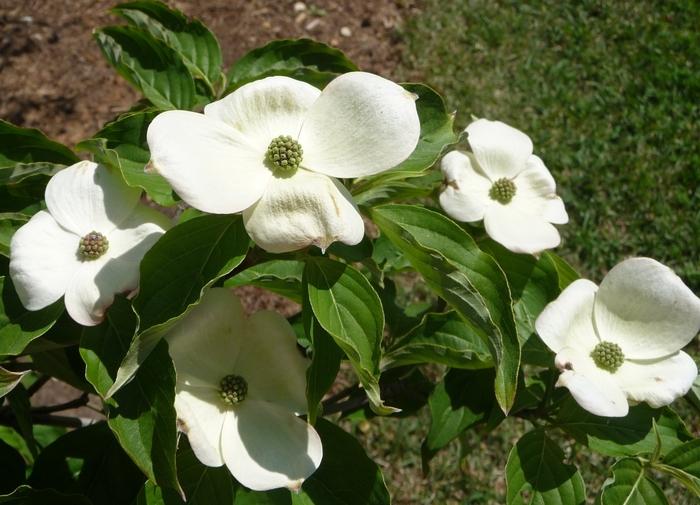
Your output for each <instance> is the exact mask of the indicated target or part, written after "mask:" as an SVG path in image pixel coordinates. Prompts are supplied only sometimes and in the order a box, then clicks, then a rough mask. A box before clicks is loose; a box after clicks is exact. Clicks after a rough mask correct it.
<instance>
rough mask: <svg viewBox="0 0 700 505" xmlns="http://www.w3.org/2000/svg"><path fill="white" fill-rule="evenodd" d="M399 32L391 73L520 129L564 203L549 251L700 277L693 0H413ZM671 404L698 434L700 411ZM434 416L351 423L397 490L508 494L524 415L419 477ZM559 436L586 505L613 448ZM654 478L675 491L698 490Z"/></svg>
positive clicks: (411, 499) (698, 72) (578, 260)
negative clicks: (646, 262) (555, 244)
mask: <svg viewBox="0 0 700 505" xmlns="http://www.w3.org/2000/svg"><path fill="white" fill-rule="evenodd" d="M400 35H401V36H402V37H403V39H404V41H405V43H406V46H407V51H406V52H405V58H404V61H403V65H402V68H401V73H402V75H401V77H402V78H403V79H404V80H418V81H424V82H427V83H429V84H431V85H433V86H434V87H435V88H436V89H438V90H439V91H440V92H441V93H442V94H443V95H444V96H445V97H446V99H447V101H448V105H449V107H450V108H452V109H454V110H456V111H457V119H456V121H457V124H458V126H460V127H464V126H466V124H467V123H468V122H469V121H470V117H471V115H474V116H477V117H486V118H489V119H499V120H502V121H505V122H507V123H509V124H511V125H513V126H515V127H517V128H519V129H521V130H523V131H525V132H526V133H527V134H528V135H530V137H531V138H532V139H533V142H534V144H535V153H536V154H538V155H540V156H541V157H542V158H543V159H544V161H545V163H546V165H547V166H548V167H549V169H550V170H551V171H552V173H553V175H554V177H555V178H556V180H557V183H558V186H559V193H560V195H561V196H562V197H563V198H564V201H565V203H566V206H567V209H568V212H569V216H570V223H569V224H568V225H566V226H563V227H561V231H562V234H563V237H564V240H563V244H562V247H561V248H560V249H558V251H557V252H559V253H560V254H563V255H564V256H565V257H566V258H567V259H568V260H569V261H570V262H571V263H572V264H573V265H574V266H575V267H576V268H577V270H579V271H580V272H581V273H582V274H583V275H585V276H587V277H589V278H591V279H592V280H594V281H596V282H599V281H600V279H601V278H602V276H603V275H604V274H605V272H606V271H607V270H609V269H610V268H611V267H612V266H614V265H615V264H616V263H618V262H619V261H621V260H623V259H624V258H626V257H629V256H636V255H644V256H651V257H654V258H656V259H658V260H660V261H662V262H664V263H666V264H668V265H669V266H671V267H672V268H673V269H674V270H675V271H676V272H677V273H678V274H679V275H681V276H682V277H683V278H684V280H685V281H686V282H687V283H688V284H689V285H690V286H691V288H692V289H694V290H695V291H696V293H697V292H698V291H699V290H700V2H697V1H687V2H680V1H676V2H674V1H664V2H662V1H658V2H653V1H625V2H622V1H619V2H618V1H615V2H613V1H608V2H602V1H598V2H561V1H553V0H549V1H542V2H527V4H526V3H525V2H517V1H513V2H492V1H487V0H473V1H440V0H423V1H422V2H421V3H419V11H418V12H417V13H416V14H415V16H413V17H412V18H411V19H409V20H408V21H407V23H406V24H405V25H404V27H403V29H402V31H401V33H400ZM690 351H691V352H692V353H693V354H694V355H695V356H696V357H697V356H698V355H699V354H700V353H698V345H697V342H696V343H695V345H693V346H692V349H690ZM675 407H676V408H677V410H678V411H679V413H680V415H681V417H683V418H684V419H685V420H686V422H687V423H688V425H689V426H690V427H691V429H693V430H694V431H695V434H696V435H698V432H697V429H698V427H699V426H700V419H698V416H697V413H696V412H695V411H693V410H692V409H691V408H690V407H689V406H688V404H687V403H686V402H685V401H684V400H679V401H678V402H677V403H676V404H675ZM428 418H429V415H428V413H427V409H423V410H422V411H421V412H420V415H419V417H418V419H416V418H407V419H403V420H401V419H386V418H383V419H375V420H374V421H372V422H370V423H360V424H353V425H352V426H350V424H352V423H349V425H348V426H347V427H348V428H349V429H351V430H353V431H354V432H355V433H356V435H357V436H358V437H359V438H360V439H361V440H362V441H363V445H365V447H367V448H368V450H369V451H370V453H371V454H372V456H373V457H374V458H376V460H377V461H378V462H379V463H380V465H381V466H382V469H383V471H384V473H385V475H386V478H387V481H388V484H389V487H390V489H391V491H392V494H393V496H394V503H395V504H397V505H409V504H410V505H413V504H426V505H428V504H435V503H440V504H443V503H444V504H460V505H462V504H464V505H466V504H502V503H505V478H504V465H505V462H506V459H507V456H508V451H509V450H510V448H511V447H512V445H513V444H514V443H515V441H517V439H518V438H519V437H520V436H522V434H524V433H525V432H526V431H527V430H529V429H531V426H530V425H529V423H526V422H524V421H521V420H513V419H508V420H506V421H505V422H504V423H503V424H502V425H501V426H500V427H499V428H498V429H497V430H496V431H495V432H493V433H491V434H486V433H484V432H483V431H480V430H476V431H470V432H468V433H466V434H465V436H464V437H463V438H462V439H461V440H460V441H455V442H453V443H452V444H450V445H449V446H448V447H447V448H446V449H444V450H443V451H442V452H441V453H440V454H439V455H438V456H437V457H436V458H435V459H434V460H433V462H432V465H431V469H432V472H431V474H430V475H429V476H428V477H424V476H423V474H422V472H421V460H420V449H419V447H420V443H421V441H422V439H423V437H424V436H425V434H426V433H427V426H428V423H429V419H428ZM552 435H553V436H555V437H556V436H557V435H556V432H553V434H552ZM560 441H561V443H562V448H564V449H565V451H566V453H567V454H568V455H570V456H571V458H572V459H573V460H574V461H575V462H576V463H577V464H578V465H579V466H580V469H581V472H582V474H583V477H584V480H585V481H586V487H587V494H588V503H593V499H594V497H595V495H596V493H597V492H598V490H599V489H600V486H601V485H602V483H603V481H604V480H605V478H606V477H608V476H607V475H606V474H605V473H604V472H605V470H604V469H606V468H608V466H609V465H610V464H612V461H613V460H612V459H611V458H602V457H599V456H596V455H594V454H592V453H591V452H590V451H589V450H587V449H585V448H581V447H578V448H577V447H575V446H571V445H569V444H567V443H565V442H564V441H563V440H562V439H560ZM658 478H659V480H658V481H657V482H659V483H660V485H661V486H662V487H663V488H664V489H665V490H666V492H667V495H668V496H669V500H670V503H674V504H677V505H681V504H690V503H694V501H693V500H694V498H692V497H691V496H690V493H689V492H687V491H685V490H684V489H683V488H682V487H681V486H680V485H678V484H675V483H670V482H669V481H668V480H667V479H666V478H664V477H662V476H658Z"/></svg>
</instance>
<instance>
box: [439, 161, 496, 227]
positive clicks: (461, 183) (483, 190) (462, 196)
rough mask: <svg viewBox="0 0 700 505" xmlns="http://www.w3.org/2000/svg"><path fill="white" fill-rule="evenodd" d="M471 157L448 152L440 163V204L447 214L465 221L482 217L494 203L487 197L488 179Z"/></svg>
mask: <svg viewBox="0 0 700 505" xmlns="http://www.w3.org/2000/svg"><path fill="white" fill-rule="evenodd" d="M471 157H472V155H471V154H470V153H463V152H461V151H451V152H449V153H447V154H446V155H445V157H444V158H442V162H441V163H440V168H441V169H442V174H443V176H444V178H445V189H443V190H442V193H440V205H441V206H442V208H443V209H445V212H446V213H447V214H448V215H449V216H450V217H452V218H453V219H456V220H457V221H462V222H466V223H472V222H474V221H480V220H482V219H483V218H484V212H485V210H486V208H487V207H488V206H490V205H492V204H494V203H495V202H494V201H493V200H492V199H491V198H490V197H489V190H490V189H491V181H490V180H489V179H488V177H486V176H485V175H484V174H483V173H482V172H481V171H480V170H478V165H476V163H475V160H473V159H472V158H471Z"/></svg>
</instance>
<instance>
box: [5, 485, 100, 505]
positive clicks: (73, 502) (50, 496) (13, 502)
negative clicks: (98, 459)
mask: <svg viewBox="0 0 700 505" xmlns="http://www.w3.org/2000/svg"><path fill="white" fill-rule="evenodd" d="M0 503H2V504H6V505H93V503H92V502H91V501H90V500H88V499H87V498H86V497H85V496H82V495H78V494H63V493H59V492H58V491H54V490H53V489H32V488H31V487H29V486H20V487H18V488H17V489H15V490H14V491H13V492H12V493H10V494H5V495H2V496H0Z"/></svg>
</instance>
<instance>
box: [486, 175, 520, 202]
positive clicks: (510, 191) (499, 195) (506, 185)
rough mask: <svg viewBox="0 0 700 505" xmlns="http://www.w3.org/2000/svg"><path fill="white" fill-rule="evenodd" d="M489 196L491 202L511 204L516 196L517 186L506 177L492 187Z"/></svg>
mask: <svg viewBox="0 0 700 505" xmlns="http://www.w3.org/2000/svg"><path fill="white" fill-rule="evenodd" d="M489 196H490V197H491V200H496V201H497V202H499V203H502V204H503V205H505V204H507V203H510V201H511V200H512V199H513V197H514V196H515V184H514V183H513V181H511V180H510V179H507V178H505V177H503V178H501V179H498V180H497V181H496V182H494V183H493V186H491V189H490V190H489Z"/></svg>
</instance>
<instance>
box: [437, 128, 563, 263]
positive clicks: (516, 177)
mask: <svg viewBox="0 0 700 505" xmlns="http://www.w3.org/2000/svg"><path fill="white" fill-rule="evenodd" d="M466 132H467V134H468V140H469V145H470V146H471V148H472V151H473V152H472V153H468V152H461V151H452V152H450V153H448V154H447V155H446V156H445V157H444V158H443V159H442V164H441V167H442V173H443V175H444V177H445V187H444V189H443V191H442V193H441V194H440V205H441V206H442V208H443V209H445V212H447V214H448V215H450V216H451V217H452V218H454V219H456V220H458V221H464V222H467V223H473V222H476V221H481V220H482V219H483V220H484V227H485V228H486V233H488V234H489V236H490V237H491V238H492V239H494V240H495V241H496V242H499V243H500V244H502V245H503V246H505V247H507V248H508V249H510V250H511V251H513V252H516V253H529V254H535V253H538V252H541V251H543V250H545V249H550V248H552V247H556V246H557V245H559V242H560V240H561V239H560V237H559V232H558V231H557V229H556V228H555V227H554V226H552V224H551V223H555V224H564V223H566V222H567V221H568V220H569V217H568V215H567V214H566V210H565V209H564V203H563V202H562V200H561V198H559V197H558V196H557V195H556V193H555V192H556V185H555V183H554V179H553V178H552V175H551V174H550V173H549V170H547V167H545V166H544V163H543V162H542V160H541V159H540V158H539V157H537V156H535V155H534V154H532V141H531V140H530V137H528V136H527V135H525V134H524V133H523V132H521V131H520V130H516V129H515V128H513V127H511V126H508V125H507V124H505V123H501V122H500V121H489V120H486V119H479V120H477V121H474V122H473V123H471V124H470V125H469V126H467V129H466Z"/></svg>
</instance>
